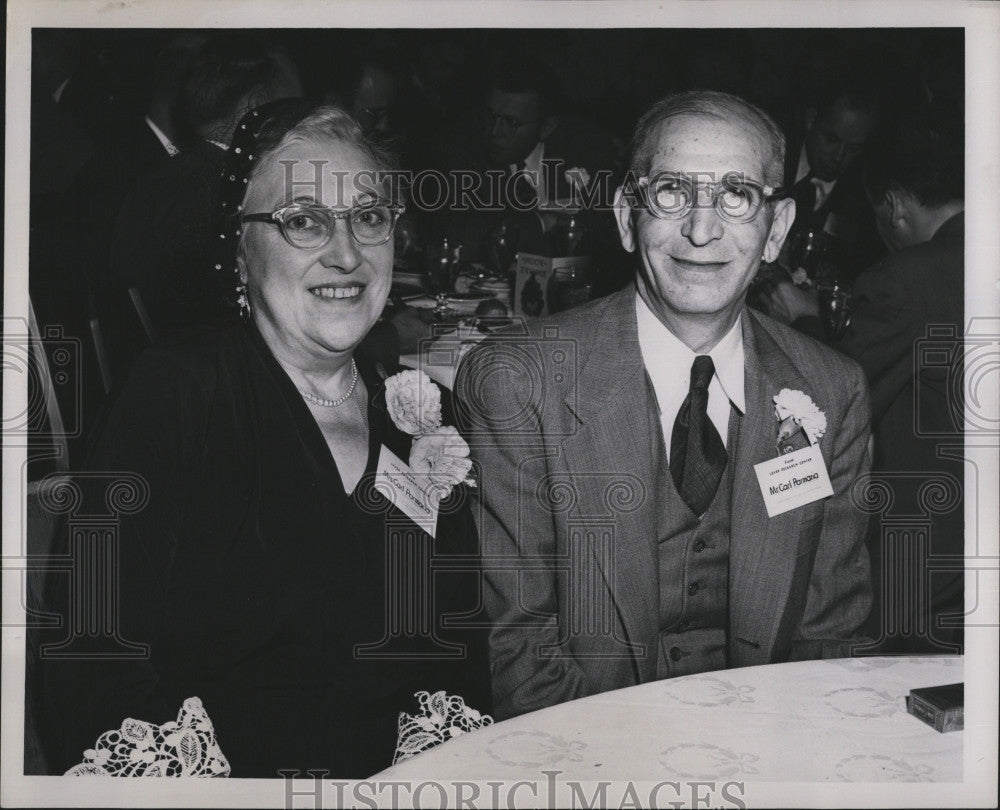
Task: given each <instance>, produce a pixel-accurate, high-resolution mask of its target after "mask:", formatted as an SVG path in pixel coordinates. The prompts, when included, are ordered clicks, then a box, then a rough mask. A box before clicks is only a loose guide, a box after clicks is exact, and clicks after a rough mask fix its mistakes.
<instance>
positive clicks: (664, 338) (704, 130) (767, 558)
mask: <svg viewBox="0 0 1000 810" xmlns="http://www.w3.org/2000/svg"><path fill="white" fill-rule="evenodd" d="M784 150H785V144H784V137H783V135H782V133H781V131H780V129H779V128H778V127H777V125H776V124H775V123H774V122H773V121H772V120H771V118H770V117H768V116H767V115H766V114H765V113H763V112H762V111H761V110H759V109H758V108H756V107H754V106H753V105H751V104H748V103H747V102H745V101H743V100H742V99H739V98H737V97H735V96H731V95H728V94H724V93H715V92H707V91H698V92H689V93H682V94H677V95H673V96H668V97H667V98H665V99H663V100H661V101H660V102H658V103H657V104H655V105H654V106H653V107H652V108H651V109H650V110H649V111H648V112H647V113H646V114H645V115H644V116H643V118H642V119H641V120H640V122H639V124H638V126H637V128H636V131H635V134H634V136H633V141H632V146H631V153H630V162H629V168H630V173H629V174H628V176H627V177H626V182H625V184H624V185H623V186H622V187H621V188H620V189H619V191H618V195H617V197H616V206H615V208H616V218H617V222H618V230H619V234H620V237H621V241H622V245H623V247H624V248H625V249H626V250H627V251H629V252H631V253H636V254H638V257H639V259H640V262H639V268H638V273H637V275H636V278H635V283H634V285H630V286H629V287H627V288H626V289H624V290H622V291H621V292H618V293H615V294H613V295H611V296H608V297H606V298H603V299H600V300H598V301H594V302H592V303H590V304H587V305H585V306H583V307H579V308H577V309H573V310H570V311H567V312H565V313H562V314H560V315H558V316H555V317H552V318H549V319H546V320H541V321H536V322H534V323H531V324H529V325H528V331H529V332H530V334H529V335H528V336H520V337H518V336H514V335H510V336H504V337H498V338H494V339H493V340H492V341H491V342H488V343H486V344H484V345H483V346H481V347H480V348H478V349H476V350H473V352H471V353H470V355H469V356H468V358H467V359H466V361H465V363H464V364H463V366H462V367H461V369H460V371H459V377H458V381H457V386H456V391H457V393H458V395H459V397H460V399H461V401H462V404H463V407H462V408H461V411H462V417H463V419H464V420H465V427H466V428H467V429H468V432H469V435H470V437H471V446H472V452H473V455H474V457H475V459H476V461H477V463H478V465H479V467H480V480H479V484H480V488H479V493H480V497H481V499H482V505H483V507H484V508H483V513H484V517H483V521H482V526H481V529H480V531H481V543H482V549H483V557H484V569H485V578H486V580H485V587H484V601H485V606H486V610H487V612H488V614H489V616H490V619H491V621H492V623H493V628H492V631H491V664H492V676H493V690H494V699H495V708H496V715H497V716H498V717H508V716H512V715H517V714H520V713H523V712H527V711H532V710H535V709H539V708H542V707H544V706H548V705H552V704H554V703H559V702H562V701H565V700H571V699H574V698H580V697H584V696H586V695H590V694H594V693H598V692H603V691H606V690H610V689H618V688H622V687H626V686H631V685H633V684H637V683H642V682H645V681H650V680H654V679H661V678H670V677H675V676H678V675H687V674H691V673H695V672H704V671H710V670H719V669H725V668H727V667H739V666H747V665H754V664H766V663H773V662H779V661H785V660H791V659H807V658H819V657H840V656H846V655H850V652H851V645H852V641H853V640H855V639H856V634H857V631H858V628H859V627H860V626H861V624H862V623H863V622H864V620H865V618H866V617H867V615H868V612H869V609H870V606H871V584H870V581H869V579H870V568H869V560H868V555H867V552H866V550H865V543H864V536H865V526H866V522H867V515H866V514H864V513H863V512H862V511H861V510H860V509H859V508H858V507H857V506H855V504H854V502H853V501H852V496H851V489H852V486H853V485H854V483H855V481H857V479H858V478H859V476H861V475H863V474H864V473H866V472H867V470H868V467H869V461H868V454H867V446H868V439H869V405H868V389H867V386H866V384H865V380H864V377H863V375H862V373H861V370H860V368H859V367H858V366H857V365H855V364H854V363H853V362H852V361H850V360H847V359H845V358H843V357H841V356H840V355H838V354H836V353H835V352H833V351H831V350H830V349H828V348H826V347H824V346H822V345H821V344H819V343H818V342H815V341H813V340H811V339H809V338H806V337H804V336H802V335H800V334H798V333H796V332H794V331H792V330H790V329H788V328H785V327H784V326H782V325H780V324H778V323H776V322H774V321H772V320H770V319H767V318H765V317H763V316H760V315H757V314H756V313H753V312H751V311H750V310H749V309H748V308H747V307H746V305H745V294H746V291H747V287H748V286H749V284H750V281H751V280H752V279H753V277H754V275H755V273H756V272H757V269H758V267H759V265H760V263H761V261H773V260H774V259H775V258H776V256H777V254H778V251H779V250H780V248H781V245H782V242H783V241H784V239H785V236H786V234H787V233H788V229H789V227H790V226H791V223H792V221H793V219H794V217H795V203H794V201H793V200H792V199H788V198H784V197H783V195H782V194H781V191H780V189H779V188H778V186H780V184H781V178H782V165H783V159H784Z"/></svg>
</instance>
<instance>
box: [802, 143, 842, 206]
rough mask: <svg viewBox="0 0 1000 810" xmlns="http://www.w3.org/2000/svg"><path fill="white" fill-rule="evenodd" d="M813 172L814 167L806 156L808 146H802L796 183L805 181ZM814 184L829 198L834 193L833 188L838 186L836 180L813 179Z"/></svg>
mask: <svg viewBox="0 0 1000 810" xmlns="http://www.w3.org/2000/svg"><path fill="white" fill-rule="evenodd" d="M811 171H812V166H810V165H809V156H808V155H807V154H806V145H805V144H802V148H801V149H800V150H799V168H798V169H797V170H796V172H795V182H796V183H798V182H799V181H800V180H803V179H804V178H805V176H806V175H807V174H809V172H811ZM811 182H812V183H814V184H815V185H817V186H819V187H820V188H821V189H822V190H823V193H824V194H825V195H827V196H829V195H830V192H831V191H833V187H834V186H835V185H837V181H836V180H820V179H819V178H818V177H814V178H812V181H811Z"/></svg>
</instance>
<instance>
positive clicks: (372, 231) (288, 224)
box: [243, 203, 404, 249]
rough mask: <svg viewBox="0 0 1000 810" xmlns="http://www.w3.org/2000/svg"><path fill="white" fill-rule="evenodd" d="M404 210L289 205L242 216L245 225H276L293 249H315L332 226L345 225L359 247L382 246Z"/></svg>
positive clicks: (325, 239)
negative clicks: (253, 223) (246, 223)
mask: <svg viewBox="0 0 1000 810" xmlns="http://www.w3.org/2000/svg"><path fill="white" fill-rule="evenodd" d="M403 210H404V208H403V206H401V205H389V204H388V203H372V204H369V205H359V206H356V207H354V208H349V209H348V210H347V211H335V210H334V209H333V208H330V207H329V206H326V205H317V204H315V203H310V204H309V205H302V204H297V203H296V204H292V205H286V206H285V207H284V208H279V209H278V210H277V211H272V212H271V213H269V214H267V213H264V214H244V216H243V221H244V222H266V223H269V224H271V225H277V226H278V228H280V229H281V235H282V236H283V237H285V241H286V242H288V244H290V245H291V246H292V247H297V248H304V249H315V248H320V247H323V246H324V245H325V244H326V243H327V242H329V241H330V239H331V238H332V237H333V229H334V223H335V221H336V220H338V219H343V220H345V221H346V222H347V230H348V231H349V232H350V234H351V236H352V237H353V239H354V241H355V242H357V243H358V244H359V245H368V246H375V245H384V244H385V243H386V242H388V241H389V238H390V237H391V236H392V232H393V229H395V227H396V222H397V221H398V220H399V216H400V214H402V213H403Z"/></svg>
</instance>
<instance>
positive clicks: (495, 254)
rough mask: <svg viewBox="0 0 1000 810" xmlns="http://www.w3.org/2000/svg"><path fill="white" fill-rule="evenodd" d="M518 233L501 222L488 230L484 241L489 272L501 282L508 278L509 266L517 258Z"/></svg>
mask: <svg viewBox="0 0 1000 810" xmlns="http://www.w3.org/2000/svg"><path fill="white" fill-rule="evenodd" d="M518 237H519V233H518V230H517V228H516V227H514V226H513V225H511V224H510V223H507V222H501V223H500V224H499V225H497V226H496V227H495V228H492V229H490V232H489V234H488V236H487V240H486V249H487V252H488V254H489V260H490V270H492V271H493V274H494V275H495V276H496V277H497V278H498V279H501V280H504V279H506V278H508V276H509V273H510V266H511V265H512V264H513V263H514V260H515V259H516V258H517V243H518Z"/></svg>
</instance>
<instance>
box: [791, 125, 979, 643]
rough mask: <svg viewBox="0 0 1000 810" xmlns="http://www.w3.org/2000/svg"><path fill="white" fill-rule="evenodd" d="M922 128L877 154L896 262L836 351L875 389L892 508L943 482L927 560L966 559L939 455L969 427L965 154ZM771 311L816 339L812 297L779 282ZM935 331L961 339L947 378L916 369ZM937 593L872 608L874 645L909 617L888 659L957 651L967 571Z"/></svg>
mask: <svg viewBox="0 0 1000 810" xmlns="http://www.w3.org/2000/svg"><path fill="white" fill-rule="evenodd" d="M926 119H927V114H926V113H924V114H919V115H910V116H907V117H906V118H904V119H903V120H901V121H899V122H898V123H895V124H894V125H893V126H892V127H891V128H890V129H889V130H888V131H887V132H886V133H885V134H884V135H883V136H882V137H880V138H878V139H877V140H876V142H875V143H874V145H873V148H872V153H871V157H870V159H869V162H868V165H867V167H866V170H865V185H866V187H867V191H868V195H869V197H870V199H871V205H872V207H873V209H874V215H875V222H876V225H877V227H878V232H879V234H880V235H881V237H882V240H883V241H884V242H885V245H886V247H888V248H889V250H890V251H891V253H890V254H889V255H888V256H887V257H886V258H885V259H883V260H882V261H880V262H878V263H877V264H875V265H874V266H872V267H870V268H869V269H868V270H866V271H865V272H864V273H862V274H861V275H860V276H858V278H857V279H856V281H855V282H854V292H853V301H852V306H851V309H852V316H851V324H850V327H849V328H848V330H847V332H846V334H845V335H844V337H843V338H842V339H841V340H840V341H838V342H837V343H836V344H835V348H837V349H839V350H840V351H842V352H843V353H844V354H846V355H848V356H850V357H852V358H854V359H855V360H857V361H858V362H859V363H860V364H861V366H862V367H863V368H864V370H865V374H866V376H867V378H868V382H869V385H870V386H871V392H872V428H873V433H874V440H875V443H874V464H873V473H874V474H875V476H876V478H878V476H880V475H881V476H883V478H884V479H885V480H886V481H887V482H888V484H889V485H890V486H891V488H892V490H893V492H894V494H895V505H894V510H896V511H897V512H898V513H899V514H903V513H911V514H917V513H920V512H921V511H923V507H922V506H921V505H920V500H921V499H920V492H921V488H922V487H925V486H928V485H931V484H932V482H933V481H935V480H939V479H945V481H946V484H945V490H946V491H953V492H955V494H956V496H957V500H955V501H952V502H950V504H949V505H948V507H947V509H946V510H944V512H943V513H937V514H933V516H932V520H931V539H930V549H929V550H930V553H931V554H932V555H934V556H936V557H954V558H955V559H956V560H959V559H961V557H962V555H963V553H964V523H963V506H962V500H963V499H962V482H963V480H964V470H963V466H962V463H961V461H960V460H959V459H956V458H954V457H947V456H946V455H943V454H942V453H941V452H939V447H938V443H939V441H940V437H941V436H942V435H944V436H948V435H951V436H954V435H957V434H959V433H960V432H961V428H962V424H961V412H962V402H961V397H960V396H958V392H959V391H960V390H961V389H960V387H959V386H956V385H955V380H956V379H960V376H959V375H960V374H961V356H962V354H961V336H962V334H963V333H964V328H963V324H964V247H965V242H964V217H963V211H964V208H965V203H964V154H963V150H962V137H961V128H960V125H958V126H957V127H956V125H955V124H954V123H951V124H946V125H944V126H940V125H939V126H934V125H932V124H931V123H929V122H928V121H927V120H926ZM950 129H957V131H954V132H951V131H949V130H950ZM771 303H772V312H774V313H775V314H776V315H778V316H779V317H780V318H781V319H782V320H784V321H786V322H794V325H795V326H796V328H799V329H801V330H803V331H805V332H807V333H813V334H816V335H819V334H820V333H821V329H820V325H819V319H818V316H819V309H818V304H817V300H816V297H815V296H811V295H809V294H808V293H806V292H803V291H802V290H800V289H799V288H797V287H795V286H793V285H792V284H790V283H788V282H781V283H780V284H779V285H778V288H777V290H776V291H775V293H774V294H773V295H772V297H771ZM931 327H933V328H934V329H935V330H938V329H944V330H946V331H947V330H950V331H951V332H952V333H953V334H954V335H955V336H956V337H957V339H958V341H957V342H955V341H952V344H953V345H952V346H951V347H950V348H951V356H950V363H951V373H950V374H949V369H948V367H947V366H937V365H934V366H931V365H928V364H927V363H924V362H922V360H921V356H920V353H919V351H918V350H919V341H921V339H926V338H927V337H928V330H929V328H931ZM939 334H940V332H939ZM918 415H919V424H918V423H917V418H918ZM948 482H951V484H949V483H948ZM881 529H882V522H881V521H879V520H875V521H873V530H872V533H871V535H870V537H869V550H870V552H871V556H872V560H873V568H874V569H875V574H876V576H875V585H876V591H877V593H878V592H879V590H880V589H879V585H880V583H881V582H882V570H883V569H882V565H881V564H882V562H883V554H882V551H883V540H882V537H881V534H882V532H881ZM889 573H890V575H892V576H895V573H894V572H889ZM920 584H921V583H912V587H917V586H919V585H920ZM930 591H931V593H930V604H929V605H928V604H924V605H922V606H920V605H915V604H910V603H907V604H898V605H897V604H886V603H884V602H883V603H882V604H881V605H880V606H877V609H876V610H875V611H873V613H872V619H873V626H872V627H871V628H869V634H870V635H872V636H873V637H874V638H876V639H877V638H879V637H880V635H881V633H882V630H883V627H882V624H883V622H882V620H883V618H886V617H888V616H890V615H893V614H899V613H900V611H902V613H903V615H896V616H895V622H896V623H897V627H905V628H909V629H908V631H907V632H906V633H905V634H904V635H901V636H899V637H898V638H895V639H893V640H892V641H891V643H892V644H893V647H892V648H891V650H890V649H889V648H885V649H886V651H892V652H897V651H904V650H905V651H911V652H916V651H938V652H941V651H946V650H947V649H948V647H945V646H942V645H946V644H951V645H955V644H960V643H961V641H962V637H963V633H962V627H961V620H960V618H958V617H960V616H961V614H962V613H963V611H964V596H963V593H964V592H963V570H962V566H961V565H955V566H954V567H952V568H951V569H950V570H945V571H937V572H934V573H933V574H932V575H931V589H930ZM918 610H919V611H921V612H920V613H919V614H918V613H916V612H915V611H918ZM945 615H948V616H950V617H951V618H950V620H947V626H945V625H942V624H940V621H941V619H942V617H943V616H945ZM938 642H940V644H939V643H938ZM952 649H953V648H952Z"/></svg>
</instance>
